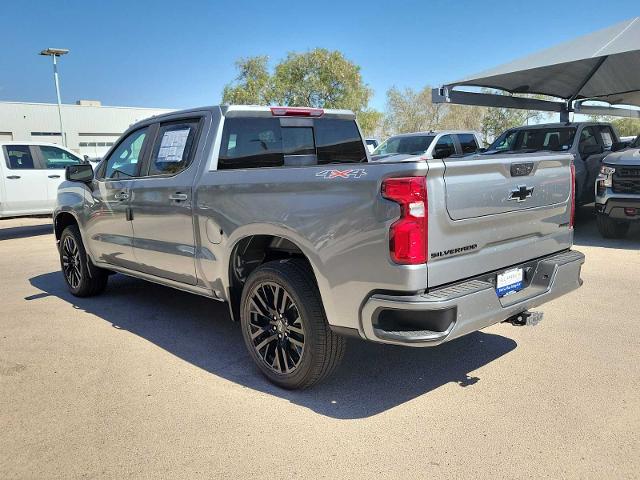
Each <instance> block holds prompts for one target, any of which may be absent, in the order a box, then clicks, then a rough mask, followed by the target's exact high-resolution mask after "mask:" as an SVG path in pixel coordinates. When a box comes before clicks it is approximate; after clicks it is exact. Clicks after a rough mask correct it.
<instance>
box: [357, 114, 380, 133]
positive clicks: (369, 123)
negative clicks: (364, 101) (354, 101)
mask: <svg viewBox="0 0 640 480" xmlns="http://www.w3.org/2000/svg"><path fill="white" fill-rule="evenodd" d="M356 117H357V118H358V125H360V129H361V130H362V133H363V134H364V136H365V137H372V136H377V135H378V134H379V133H380V129H381V128H382V121H383V118H384V115H383V114H382V112H378V111H377V110H373V109H365V110H361V111H360V112H358V113H357V114H356Z"/></svg>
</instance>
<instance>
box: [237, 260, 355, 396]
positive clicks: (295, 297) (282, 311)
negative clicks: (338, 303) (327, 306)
mask: <svg viewBox="0 0 640 480" xmlns="http://www.w3.org/2000/svg"><path fill="white" fill-rule="evenodd" d="M240 323H241V327H242V336H243V338H244V342H245V345H246V347H247V349H248V350H249V354H250V355H251V358H252V359H253V361H254V362H255V363H256V365H257V366H258V368H259V369H260V370H261V371H262V373H263V374H264V375H265V376H266V377H267V378H268V379H269V380H270V381H271V382H273V383H275V384H276V385H278V386H280V387H283V388H286V389H303V388H308V387H310V386H312V385H314V384H316V383H318V382H320V381H322V380H323V379H325V378H326V377H328V376H329V375H331V373H333V371H334V370H335V369H336V367H337V366H338V364H339V363H340V361H341V360H342V357H343V355H344V351H345V347H346V340H345V338H344V337H341V336H339V335H337V334H336V333H334V332H333V331H332V330H331V329H330V328H329V324H328V323H327V319H326V316H325V313H324V308H323V307H322V300H321V298H320V292H319V291H318V287H317V285H316V283H315V279H314V278H313V274H312V272H311V270H310V268H309V267H308V265H307V264H306V263H305V262H303V261H301V260H298V259H289V260H280V261H273V262H268V263H265V264H264V265H261V266H260V267H258V268H257V269H255V270H254V271H253V272H252V273H251V275H249V278H248V279H247V282H246V284H245V286H244V289H243V291H242V299H241V303H240Z"/></svg>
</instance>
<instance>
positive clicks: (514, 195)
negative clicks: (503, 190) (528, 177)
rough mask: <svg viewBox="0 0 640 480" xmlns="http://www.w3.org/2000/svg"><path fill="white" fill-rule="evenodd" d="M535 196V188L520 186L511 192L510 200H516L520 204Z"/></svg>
mask: <svg viewBox="0 0 640 480" xmlns="http://www.w3.org/2000/svg"><path fill="white" fill-rule="evenodd" d="M531 195H533V187H527V186H526V185H518V188H516V189H515V190H511V194H510V195H509V200H516V201H517V202H518V203H520V202H524V201H525V200H526V199H527V198H530V197H531Z"/></svg>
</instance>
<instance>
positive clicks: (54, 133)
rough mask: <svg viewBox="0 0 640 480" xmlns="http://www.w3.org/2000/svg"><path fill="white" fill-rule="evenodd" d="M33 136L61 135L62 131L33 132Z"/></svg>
mask: <svg viewBox="0 0 640 480" xmlns="http://www.w3.org/2000/svg"><path fill="white" fill-rule="evenodd" d="M31 136H32V137H61V136H62V134H61V133H60V132H31Z"/></svg>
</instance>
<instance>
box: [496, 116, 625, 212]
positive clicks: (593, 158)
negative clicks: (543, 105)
mask: <svg viewBox="0 0 640 480" xmlns="http://www.w3.org/2000/svg"><path fill="white" fill-rule="evenodd" d="M617 142H619V137H618V134H617V133H616V130H615V128H613V126H612V125H611V124H609V123H598V122H568V123H543V124H539V125H528V126H524V127H517V128H512V129H509V130H506V131H505V132H504V133H502V134H501V135H500V136H499V137H498V138H496V139H495V141H494V142H493V143H492V144H491V145H490V146H489V147H488V148H487V149H486V152H487V153H488V154H494V153H497V152H505V153H516V154H517V153H526V152H537V151H552V152H567V153H571V154H573V156H574V157H575V162H574V165H575V171H576V185H575V188H576V203H577V204H578V205H585V204H587V203H591V202H593V201H594V193H593V184H594V182H595V180H596V177H597V176H598V173H599V172H600V164H601V162H602V159H603V158H604V157H605V155H607V154H608V153H609V152H611V147H612V145H613V144H615V143H617Z"/></svg>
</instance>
